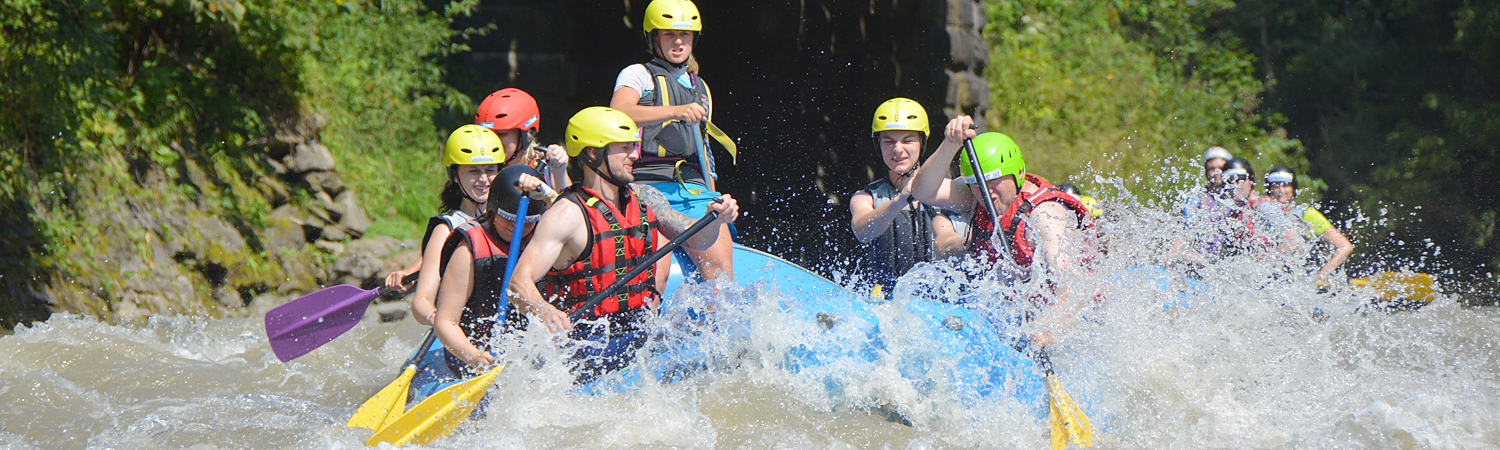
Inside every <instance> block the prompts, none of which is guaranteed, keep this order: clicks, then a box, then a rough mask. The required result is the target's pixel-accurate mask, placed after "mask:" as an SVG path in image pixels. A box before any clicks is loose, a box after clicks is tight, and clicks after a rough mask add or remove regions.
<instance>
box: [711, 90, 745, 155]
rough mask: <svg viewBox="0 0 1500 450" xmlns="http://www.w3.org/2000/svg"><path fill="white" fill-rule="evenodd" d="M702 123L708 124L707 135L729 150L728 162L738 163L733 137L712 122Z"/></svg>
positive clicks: (737, 152)
mask: <svg viewBox="0 0 1500 450" xmlns="http://www.w3.org/2000/svg"><path fill="white" fill-rule="evenodd" d="M705 86H706V85H705ZM704 123H706V124H708V135H709V136H710V137H713V138H714V140H715V141H719V145H722V146H724V150H728V151H729V163H730V164H736V165H737V164H739V163H740V158H739V156H740V155H739V147H736V146H735V145H734V139H730V138H729V135H728V134H724V130H720V129H719V127H716V126H714V123H713V122H704Z"/></svg>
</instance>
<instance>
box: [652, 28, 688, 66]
mask: <svg viewBox="0 0 1500 450" xmlns="http://www.w3.org/2000/svg"><path fill="white" fill-rule="evenodd" d="M696 37H697V35H696V34H695V33H694V32H692V31H687V30H656V48H658V49H660V50H661V58H662V59H664V60H666V61H667V62H669V63H672V64H682V63H685V62H687V60H688V57H689V56H693V41H694V40H695V38H696Z"/></svg>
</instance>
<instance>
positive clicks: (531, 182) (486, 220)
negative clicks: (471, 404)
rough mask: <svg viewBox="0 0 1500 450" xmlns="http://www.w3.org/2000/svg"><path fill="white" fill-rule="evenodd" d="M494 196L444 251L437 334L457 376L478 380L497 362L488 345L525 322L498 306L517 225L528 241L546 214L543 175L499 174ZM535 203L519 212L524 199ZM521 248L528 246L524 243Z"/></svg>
mask: <svg viewBox="0 0 1500 450" xmlns="http://www.w3.org/2000/svg"><path fill="white" fill-rule="evenodd" d="M492 186H493V188H492V189H491V191H490V196H489V202H488V208H486V209H487V210H488V212H487V213H486V214H485V215H484V216H482V217H480V219H479V220H477V221H469V222H465V223H464V224H462V225H459V227H458V228H457V229H455V230H454V231H453V234H451V235H449V237H448V240H447V242H445V243H444V244H443V249H442V260H441V261H442V268H441V273H442V274H443V281H442V284H441V285H439V287H438V294H437V313H436V320H434V322H433V330H434V331H435V332H436V333H437V336H438V339H439V340H440V341H442V342H443V347H444V348H446V349H447V353H446V354H445V357H444V359H445V360H446V361H447V363H448V369H449V370H451V371H452V372H453V373H455V374H460V373H461V374H465V375H469V376H472V375H476V374H477V373H479V372H480V371H482V370H483V369H484V368H485V367H488V366H489V365H490V364H491V362H492V361H493V359H494V354H493V351H492V350H491V348H490V341H491V338H493V337H494V336H495V335H496V334H498V333H497V331H503V330H505V329H507V328H508V325H509V324H512V323H517V322H519V321H523V320H524V319H525V318H524V317H522V316H520V315H519V314H516V313H514V312H512V311H507V310H506V309H509V308H504V305H501V304H500V297H501V291H500V289H502V288H503V286H501V285H500V283H501V280H502V279H504V277H505V266H506V261H507V259H508V255H507V252H509V251H510V247H511V242H510V240H511V238H512V237H513V236H514V233H515V227H516V225H517V223H518V222H519V223H522V224H523V225H522V226H523V227H524V230H522V232H523V233H524V235H525V236H529V235H530V234H531V232H532V231H533V229H534V228H535V227H536V222H537V220H538V219H540V218H541V216H542V213H543V212H546V211H547V204H548V203H549V200H551V199H549V198H547V197H546V195H544V194H542V193H541V192H542V190H543V189H542V186H543V183H542V180H541V174H540V173H538V172H537V171H536V169H532V168H531V167H527V166H524V165H515V166H509V167H506V168H505V169H503V170H501V171H500V175H499V176H498V177H496V178H495V183H494V184H493V185H492ZM527 192H530V193H531V194H530V196H531V197H533V198H534V201H530V202H527V208H526V211H518V210H517V209H518V208H519V207H520V205H519V203H520V198H521V196H522V195H526V194H525V193H527ZM521 245H522V246H524V245H525V240H524V239H523V240H522V243H521Z"/></svg>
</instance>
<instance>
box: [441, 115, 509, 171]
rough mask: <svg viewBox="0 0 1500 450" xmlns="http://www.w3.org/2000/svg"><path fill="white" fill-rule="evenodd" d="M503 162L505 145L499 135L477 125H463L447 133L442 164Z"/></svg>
mask: <svg viewBox="0 0 1500 450" xmlns="http://www.w3.org/2000/svg"><path fill="white" fill-rule="evenodd" d="M503 162H505V147H504V146H502V145H501V144H500V136H496V135H495V132H493V131H490V130H489V129H488V128H485V127H481V126H479V125H464V126H461V127H458V129H457V130H453V134H450V135H448V144H447V145H446V146H444V148H443V165H445V166H452V165H454V164H466V165H467V164H500V163H503Z"/></svg>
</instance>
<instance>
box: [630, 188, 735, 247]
mask: <svg viewBox="0 0 1500 450" xmlns="http://www.w3.org/2000/svg"><path fill="white" fill-rule="evenodd" d="M630 188H631V190H634V191H635V195H636V198H637V199H639V200H640V201H641V203H645V204H646V206H649V207H651V210H652V211H653V212H655V213H656V223H657V229H659V230H660V231H661V234H662V235H663V236H666V237H667V238H668V239H671V238H676V237H677V235H678V234H681V233H682V232H683V231H685V230H687V229H688V228H690V227H692V226H693V223H694V222H697V221H698V218H697V217H693V216H689V215H687V214H683V213H682V212H681V211H678V210H676V209H672V204H671V203H668V202H667V197H666V196H664V195H662V193H661V191H659V190H657V189H656V188H654V187H651V185H649V184H643V183H631V184H630ZM719 198H720V199H722V201H721V202H718V203H713V204H710V205H708V209H709V211H716V212H718V213H719V218H718V219H716V220H715V222H718V223H720V224H727V223H731V222H734V219H735V218H736V217H738V216H739V214H740V209H739V205H738V203H736V202H735V201H734V198H732V197H730V196H728V195H724V196H722V197H719ZM720 228H723V227H720V226H710V227H708V228H704V229H703V231H701V232H699V233H698V234H697V235H695V236H693V237H692V238H691V239H688V240H687V241H685V242H683V243H682V245H683V246H685V247H687V248H691V249H693V250H705V249H707V248H709V247H710V246H712V245H713V244H714V242H715V241H717V240H718V239H719V229H720Z"/></svg>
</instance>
